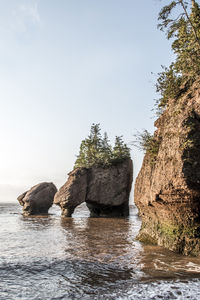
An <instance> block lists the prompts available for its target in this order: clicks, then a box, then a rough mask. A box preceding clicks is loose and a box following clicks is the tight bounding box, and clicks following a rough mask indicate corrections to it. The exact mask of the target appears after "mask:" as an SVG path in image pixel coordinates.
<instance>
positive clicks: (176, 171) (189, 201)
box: [134, 83, 200, 255]
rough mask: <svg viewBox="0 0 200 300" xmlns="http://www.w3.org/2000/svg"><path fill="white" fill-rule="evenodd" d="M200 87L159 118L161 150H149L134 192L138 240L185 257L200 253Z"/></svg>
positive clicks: (157, 135)
mask: <svg viewBox="0 0 200 300" xmlns="http://www.w3.org/2000/svg"><path fill="white" fill-rule="evenodd" d="M199 86H200V85H199V83H198V84H196V85H194V86H193V88H192V89H190V91H187V92H185V93H184V94H183V95H182V96H181V97H179V99H177V100H171V101H170V102H169V105H168V107H167V109H166V110H165V111H164V113H163V114H162V115H161V116H160V118H159V119H158V120H157V121H156V122H155V126H156V127H157V130H156V132H155V134H154V139H155V140H156V141H157V143H158V144H159V147H158V148H159V150H158V153H157V156H156V157H155V156H154V157H153V156H152V154H151V153H146V155H145V157H144V161H143V165H142V168H141V171H140V173H139V175H138V177H137V179H136V183H135V195H134V197H135V203H136V205H137V207H138V209H139V213H140V216H141V217H142V228H141V230H140V234H139V236H138V238H139V239H140V240H141V241H146V242H153V243H156V244H158V245H161V246H164V247H166V248H168V249H171V250H173V251H176V252H179V253H183V254H185V255H188V254H192V255H199V254H200V89H199Z"/></svg>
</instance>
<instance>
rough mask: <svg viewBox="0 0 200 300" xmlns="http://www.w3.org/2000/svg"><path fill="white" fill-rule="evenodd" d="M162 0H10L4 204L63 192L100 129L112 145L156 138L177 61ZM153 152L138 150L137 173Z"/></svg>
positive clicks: (6, 11)
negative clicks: (164, 27)
mask: <svg viewBox="0 0 200 300" xmlns="http://www.w3.org/2000/svg"><path fill="white" fill-rule="evenodd" d="M166 3H168V1H164V0H163V1H161V2H160V1H159V0H140V1H136V0H0V66H1V67H0V126H1V130H0V201H16V197H17V195H18V194H19V193H22V192H24V190H25V189H27V188H30V187H31V186H32V185H34V184H37V183H39V182H42V181H53V182H54V183H55V184H56V185H57V186H58V187H60V186H61V185H62V184H63V183H64V182H65V181H66V179H67V173H68V172H69V171H70V170H71V169H72V167H73V164H74V161H75V159H76V156H75V155H76V154H78V151H79V145H80V142H81V140H82V139H84V138H85V137H86V136H87V135H88V134H89V130H90V126H91V124H92V123H100V124H101V128H102V132H104V131H107V133H108V135H109V137H110V139H111V141H113V140H114V137H115V135H123V136H124V139H125V141H126V142H127V143H130V142H131V140H133V139H134V138H133V134H134V133H135V131H136V130H139V131H141V130H142V129H143V128H146V129H148V130H149V131H153V122H154V120H155V118H153V117H154V112H152V111H151V109H152V108H153V106H154V103H155V101H154V99H155V98H156V97H157V95H156V93H155V87H154V83H155V78H156V77H155V75H152V74H151V72H154V73H157V72H159V71H160V70H161V68H160V65H161V64H163V65H168V64H169V61H170V59H171V57H170V56H171V52H170V45H169V42H168V41H167V40H166V39H165V36H164V34H163V33H161V32H160V31H159V30H157V28H156V26H157V15H158V12H159V10H160V8H161V6H162V5H164V4H166ZM142 156H143V154H142V153H140V152H138V151H136V150H135V149H133V150H132V158H133V162H134V169H135V172H134V173H135V174H134V175H135V176H136V175H137V172H138V171H139V168H140V166H141V161H142Z"/></svg>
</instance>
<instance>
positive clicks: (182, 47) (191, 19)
mask: <svg viewBox="0 0 200 300" xmlns="http://www.w3.org/2000/svg"><path fill="white" fill-rule="evenodd" d="M189 4H190V6H189ZM175 9H177V10H175ZM179 9H181V11H179ZM174 11H175V12H177V13H178V16H177V17H175V18H172V15H173V13H174ZM158 20H159V21H161V23H160V24H159V25H158V27H159V28H160V29H161V30H163V31H164V30H166V33H167V38H168V39H173V42H172V50H173V52H174V53H175V55H176V59H175V61H174V62H172V64H171V65H170V66H169V68H166V67H163V72H161V73H159V74H158V75H159V77H158V80H157V84H156V87H157V92H159V93H160V95H161V98H160V99H159V102H158V107H161V108H165V106H166V104H167V102H168V99H169V98H177V97H179V95H180V94H181V93H182V92H183V91H184V89H185V87H189V86H191V85H192V83H193V82H194V81H195V80H196V79H197V78H198V77H199V75H200V7H199V4H198V3H197V2H196V1H195V0H191V1H190V2H187V1H183V0H176V1H172V2H171V3H170V4H169V5H166V6H164V7H163V9H162V10H161V12H160V14H159V18H158Z"/></svg>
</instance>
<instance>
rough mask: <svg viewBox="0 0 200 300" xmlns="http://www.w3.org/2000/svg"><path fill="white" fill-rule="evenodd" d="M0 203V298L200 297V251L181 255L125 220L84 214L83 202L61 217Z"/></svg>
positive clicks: (144, 299)
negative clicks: (29, 213)
mask: <svg viewBox="0 0 200 300" xmlns="http://www.w3.org/2000/svg"><path fill="white" fill-rule="evenodd" d="M21 213H22V209H21V207H20V206H19V205H18V203H16V204H11V203H7V204H6V203H0V299H2V300H12V299H14V300H17V299H23V300H29V299H37V300H39V299H41V300H45V299H115V300H116V299H118V300H119V299H134V300H137V299H142V300H150V299H170V300H172V299H191V300H194V299H200V258H195V257H184V256H181V255H178V254H175V253H173V252H171V251H168V250H165V249H162V248H161V247H157V246H146V245H143V244H141V243H140V242H138V241H137V240H136V239H135V237H136V235H137V233H138V231H139V228H140V225H141V224H140V219H139V218H138V216H137V209H136V208H135V207H134V206H132V207H131V215H130V217H129V218H127V219H112V218H110V219H105V218H99V219H97V218H89V213H88V211H87V208H86V206H85V205H82V206H80V207H78V208H77V209H76V211H75V213H74V215H73V217H72V218H65V219H62V218H61V217H60V210H59V208H57V207H53V208H51V210H50V214H49V216H46V217H23V216H22V214H21Z"/></svg>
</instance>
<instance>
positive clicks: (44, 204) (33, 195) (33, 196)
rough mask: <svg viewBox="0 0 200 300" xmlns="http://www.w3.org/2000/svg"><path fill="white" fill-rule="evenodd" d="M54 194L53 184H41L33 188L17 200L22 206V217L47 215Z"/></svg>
mask: <svg viewBox="0 0 200 300" xmlns="http://www.w3.org/2000/svg"><path fill="white" fill-rule="evenodd" d="M56 192H57V188H56V186H55V185H54V184H53V183H48V182H43V183H39V184H37V185H35V186H33V187H32V188H31V189H30V190H29V191H27V192H25V193H23V194H22V195H20V196H19V197H18V198H17V200H18V201H19V203H20V204H21V205H22V206H23V214H24V215H27V216H28V215H38V214H47V213H48V210H49V208H50V207H51V206H52V204H53V199H54V195H55V193H56Z"/></svg>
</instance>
